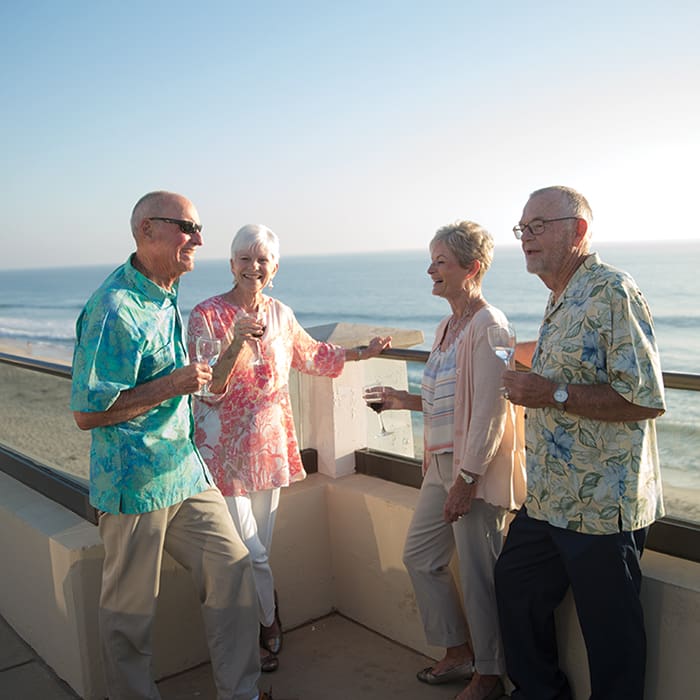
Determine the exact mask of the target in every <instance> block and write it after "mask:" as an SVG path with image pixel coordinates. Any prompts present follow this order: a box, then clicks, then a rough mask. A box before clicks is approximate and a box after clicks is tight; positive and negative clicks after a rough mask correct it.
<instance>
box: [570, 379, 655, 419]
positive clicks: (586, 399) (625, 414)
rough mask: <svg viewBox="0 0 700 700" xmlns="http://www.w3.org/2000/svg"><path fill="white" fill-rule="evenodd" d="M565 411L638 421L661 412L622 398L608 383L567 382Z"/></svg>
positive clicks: (601, 417)
mask: <svg viewBox="0 0 700 700" xmlns="http://www.w3.org/2000/svg"><path fill="white" fill-rule="evenodd" d="M568 391H569V399H568V401H567V402H566V411H567V413H573V414H574V415H576V416H583V417H584V418H592V419H594V420H601V421H620V422H625V423H626V422H630V421H640V420H647V419H650V418H656V417H657V416H660V415H661V414H662V413H663V410H661V409H658V408H649V407H647V406H638V405H637V404H634V403H631V402H629V401H627V400H626V399H624V398H623V397H622V396H620V394H618V393H617V392H616V391H615V390H614V389H613V388H612V387H611V386H610V385H609V384H569V386H568Z"/></svg>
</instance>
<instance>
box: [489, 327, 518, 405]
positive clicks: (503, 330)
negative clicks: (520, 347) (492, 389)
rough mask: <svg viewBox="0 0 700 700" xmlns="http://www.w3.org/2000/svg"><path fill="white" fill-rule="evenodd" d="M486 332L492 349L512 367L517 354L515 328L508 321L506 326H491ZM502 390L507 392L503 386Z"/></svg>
mask: <svg viewBox="0 0 700 700" xmlns="http://www.w3.org/2000/svg"><path fill="white" fill-rule="evenodd" d="M486 332H487V333H488V339H489V345H490V346H491V349H492V350H493V351H494V352H495V353H496V355H497V356H498V357H499V358H500V359H501V360H503V362H504V363H505V365H506V367H508V368H510V367H511V364H512V363H511V359H512V358H513V355H514V354H515V329H514V328H513V326H511V325H510V324H509V323H508V324H506V325H505V326H497V325H493V326H489V327H488V329H487V330H486ZM501 391H503V392H505V387H501Z"/></svg>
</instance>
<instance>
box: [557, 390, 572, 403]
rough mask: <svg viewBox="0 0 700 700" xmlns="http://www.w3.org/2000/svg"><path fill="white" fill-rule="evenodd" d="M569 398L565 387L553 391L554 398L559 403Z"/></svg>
mask: <svg viewBox="0 0 700 700" xmlns="http://www.w3.org/2000/svg"><path fill="white" fill-rule="evenodd" d="M568 398H569V392H568V391H567V390H566V389H557V390H556V391H555V392H554V400H555V401H558V402H559V403H564V402H565V401H566V400H567V399H568Z"/></svg>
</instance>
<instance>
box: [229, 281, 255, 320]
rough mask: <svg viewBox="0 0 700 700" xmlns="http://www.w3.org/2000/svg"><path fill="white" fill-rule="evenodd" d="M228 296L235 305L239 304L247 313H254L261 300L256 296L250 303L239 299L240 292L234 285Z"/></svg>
mask: <svg viewBox="0 0 700 700" xmlns="http://www.w3.org/2000/svg"><path fill="white" fill-rule="evenodd" d="M228 297H229V299H230V300H231V302H232V303H233V304H234V305H235V306H240V307H241V309H243V311H244V312H245V313H247V314H256V313H257V312H258V309H259V308H260V304H261V300H260V299H258V298H257V297H256V298H255V299H253V301H252V303H250V302H245V301H243V300H242V299H240V298H239V297H240V294H239V292H238V291H237V287H234V288H233V289H232V290H231V291H230V292H229V293H228Z"/></svg>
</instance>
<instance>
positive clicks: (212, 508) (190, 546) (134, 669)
mask: <svg viewBox="0 0 700 700" xmlns="http://www.w3.org/2000/svg"><path fill="white" fill-rule="evenodd" d="M100 536H101V537H102V542H103V543H104V548H105V560H104V567H103V570H102V592H101V594H100V610H99V622H100V636H101V644H102V657H103V662H104V667H105V677H106V681H107V689H108V692H109V697H110V700H146V699H148V700H153V699H157V698H160V695H159V694H158V689H157V688H156V685H155V683H154V682H153V678H152V675H151V630H152V627H153V616H154V613H155V608H156V600H157V598H158V592H159V588H160V569H161V562H162V559H163V551H166V552H168V553H169V554H170V555H171V556H172V557H173V558H174V559H175V560H176V561H178V562H179V563H180V564H182V566H183V567H185V569H187V570H188V571H189V572H190V573H191V574H192V577H193V578H194V582H195V585H196V587H197V593H198V595H199V600H200V603H201V609H202V617H203V620H204V627H205V631H206V635H207V643H208V645H209V652H210V655H211V661H212V671H213V674H214V682H215V684H216V689H217V699H218V700H252V698H256V697H257V695H258V691H257V681H258V677H259V675H260V657H259V652H258V620H257V617H258V615H257V613H258V610H257V607H258V606H257V604H256V603H257V601H256V596H255V583H254V581H253V574H252V570H251V567H250V557H249V556H248V552H247V550H246V548H245V546H244V544H243V542H241V538H240V537H239V536H238V533H237V532H236V530H235V528H234V527H233V523H232V522H231V517H230V515H229V513H228V511H227V509H226V504H225V502H224V499H223V496H222V495H221V493H220V492H219V490H218V489H207V490H206V491H203V492H202V493H199V494H197V495H196V496H192V497H191V498H188V499H186V500H185V501H182V502H181V503H178V504H176V505H174V506H170V507H169V508H163V509H161V510H156V511H152V512H150V513H142V514H139V515H129V514H125V513H120V514H118V515H112V514H109V513H104V514H102V515H101V516H100Z"/></svg>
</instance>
